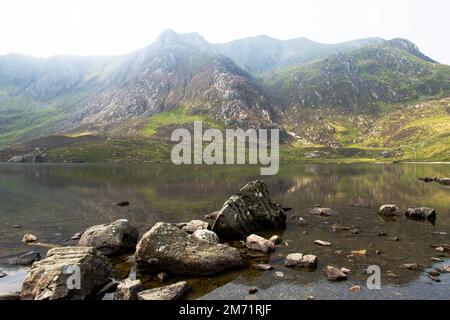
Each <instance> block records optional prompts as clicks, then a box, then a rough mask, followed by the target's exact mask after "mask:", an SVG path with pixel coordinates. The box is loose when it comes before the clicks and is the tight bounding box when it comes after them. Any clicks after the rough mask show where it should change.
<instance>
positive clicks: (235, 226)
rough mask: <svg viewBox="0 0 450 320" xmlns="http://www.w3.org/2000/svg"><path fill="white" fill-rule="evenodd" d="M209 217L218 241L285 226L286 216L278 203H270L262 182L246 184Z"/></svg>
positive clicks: (265, 187) (270, 200) (271, 201)
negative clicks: (218, 238)
mask: <svg viewBox="0 0 450 320" xmlns="http://www.w3.org/2000/svg"><path fill="white" fill-rule="evenodd" d="M211 218H212V219H213V222H212V228H211V230H212V231H214V232H216V233H217V235H218V236H219V237H220V238H221V239H222V238H243V237H245V236H247V235H249V234H252V233H253V232H256V231H261V230H267V229H282V228H285V227H286V213H285V212H284V210H283V208H282V206H281V205H280V204H278V203H276V202H274V201H273V200H272V198H271V197H270V194H269V191H268V190H267V186H266V184H265V183H264V182H262V181H254V182H250V183H249V184H247V185H246V186H245V187H243V188H242V189H241V190H240V192H239V193H238V194H236V195H233V196H231V197H230V198H229V199H228V200H227V201H226V202H225V203H224V205H223V207H222V209H221V210H220V211H217V212H215V213H214V214H212V215H211Z"/></svg>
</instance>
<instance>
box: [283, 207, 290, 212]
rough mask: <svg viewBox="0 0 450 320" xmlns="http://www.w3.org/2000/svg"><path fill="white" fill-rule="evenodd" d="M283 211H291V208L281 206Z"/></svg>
mask: <svg viewBox="0 0 450 320" xmlns="http://www.w3.org/2000/svg"><path fill="white" fill-rule="evenodd" d="M283 211H284V212H289V211H292V208H286V207H283Z"/></svg>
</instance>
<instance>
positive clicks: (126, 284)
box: [114, 279, 144, 300]
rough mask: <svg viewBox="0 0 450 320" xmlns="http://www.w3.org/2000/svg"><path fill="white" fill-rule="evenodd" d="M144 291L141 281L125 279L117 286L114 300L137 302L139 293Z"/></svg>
mask: <svg viewBox="0 0 450 320" xmlns="http://www.w3.org/2000/svg"><path fill="white" fill-rule="evenodd" d="M142 290H144V289H143V287H142V284H141V281H140V280H131V279H125V280H123V281H120V282H119V284H118V285H117V290H116V292H115V293H114V300H137V299H138V293H139V292H141V291H142Z"/></svg>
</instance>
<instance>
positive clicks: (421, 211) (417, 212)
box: [405, 207, 436, 220]
mask: <svg viewBox="0 0 450 320" xmlns="http://www.w3.org/2000/svg"><path fill="white" fill-rule="evenodd" d="M405 215H406V217H408V218H410V219H418V220H436V210H434V209H432V208H427V207H421V208H409V209H408V210H406V212H405Z"/></svg>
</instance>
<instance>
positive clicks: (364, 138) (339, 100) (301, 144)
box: [0, 30, 450, 161]
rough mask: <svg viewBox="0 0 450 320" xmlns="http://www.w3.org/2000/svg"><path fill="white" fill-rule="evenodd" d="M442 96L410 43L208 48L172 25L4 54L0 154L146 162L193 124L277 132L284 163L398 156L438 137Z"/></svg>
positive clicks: (445, 77) (435, 68)
mask: <svg viewBox="0 0 450 320" xmlns="http://www.w3.org/2000/svg"><path fill="white" fill-rule="evenodd" d="M448 96H450V67H449V66H446V65H442V64H439V63H437V62H435V61H433V60H432V59H431V58H429V57H427V56H425V55H424V54H423V53H421V52H420V50H419V49H418V48H417V47H416V46H415V45H414V44H413V43H411V42H410V41H408V40H405V39H393V40H389V41H385V40H383V39H380V38H369V39H362V40H357V41H351V42H346V43H341V44H336V45H327V44H320V43H316V42H313V41H311V40H308V39H305V38H299V39H294V40H288V41H281V40H277V39H273V38H270V37H267V36H260V37H254V38H247V39H242V40H237V41H234V42H231V43H227V44H210V43H208V42H207V41H206V40H204V39H203V38H202V37H201V36H200V35H198V34H195V33H191V34H178V33H175V32H173V31H171V30H167V31H165V32H163V33H162V34H161V35H160V37H159V38H158V39H157V40H156V41H155V42H154V43H153V44H151V45H150V46H149V47H147V48H143V49H141V50H137V51H135V52H132V53H129V54H125V55H122V56H111V57H77V56H57V57H51V58H48V59H38V58H32V57H27V56H23V55H18V54H10V55H6V56H0V148H2V147H5V146H8V145H10V146H11V147H9V148H6V149H4V150H3V151H1V152H0V159H1V160H5V159H6V158H7V157H9V156H11V155H14V154H15V153H25V152H30V150H31V151H33V150H34V149H35V148H36V147H37V148H38V149H39V150H43V149H45V150H46V152H47V154H52V155H53V156H52V158H51V159H52V160H55V161H59V160H67V159H68V161H72V160H74V159H75V160H76V159H77V158H80V157H79V155H80V152H81V153H82V154H83V157H82V158H83V159H84V160H86V161H89V160H92V159H94V160H95V161H102V160H111V159H118V158H120V159H124V158H126V160H137V161H145V160H149V158H148V157H151V156H150V155H149V153H148V152H141V151H140V150H141V147H144V146H145V148H147V149H148V150H152V151H156V152H158V153H161V154H167V146H166V144H165V143H166V142H164V140H167V137H168V136H170V132H171V130H173V129H174V128H175V127H177V126H182V125H183V126H186V125H188V123H191V122H192V121H193V120H203V121H204V122H205V123H206V125H207V126H210V127H217V128H219V129H223V128H225V127H244V128H248V127H256V128H259V127H279V128H282V129H284V130H286V132H289V134H290V139H284V141H285V142H288V143H289V145H287V146H286V148H287V153H286V155H288V157H287V158H290V157H291V156H292V155H293V154H298V155H300V156H299V157H306V156H307V155H311V152H313V153H314V152H315V151H318V150H315V149H317V148H326V149H327V151H324V153H321V151H320V150H319V153H318V154H319V156H320V155H321V156H322V157H323V156H325V157H328V156H330V157H332V156H333V155H334V156H335V157H336V158H339V157H341V158H345V157H349V156H354V155H355V154H356V155H358V154H361V152H362V154H364V155H365V156H367V157H372V158H379V157H386V156H388V157H392V158H402V157H403V158H405V157H410V156H412V154H411V153H410V152H409V151H408V150H413V149H411V147H409V146H410V145H411V144H416V143H417V142H418V141H419V142H420V141H427V143H431V144H433V143H434V142H436V143H437V141H438V140H439V139H438V137H441V134H444V133H445V130H446V128H448V127H446V125H445V122H446V121H448V118H447V114H448V104H449V101H448V99H445V98H446V97H448ZM416 106H420V107H419V109H414V108H416ZM408 110H416V111H414V112H409V111H408ZM417 110H420V112H418V111H417ZM414 114H420V116H421V117H422V118H421V119H420V121H419V119H417V118H416V117H412V115H414ZM399 119H403V120H399ZM429 127H433V130H431V129H429ZM384 128H391V129H392V130H383V129H384ZM427 128H428V129H427ZM435 128H439V129H436V130H435ZM394 132H396V134H394ZM46 137H49V138H46ZM408 137H409V138H408ZM36 138H40V139H39V140H35V139H36ZM441 138H442V137H441ZM417 139H419V140H417ZM34 141H37V142H34ZM46 141H47V143H46ZM126 141H132V142H130V143H129V144H127V143H125V142H126ZM433 141H434V142H433ZM444 141H446V140H445V139H444ZM18 142H21V143H22V144H19V145H17V143H18ZM122 142H123V143H122ZM424 143H425V142H424ZM425 144H426V143H425ZM131 145H132V146H133V148H131V149H130V148H129V146H131ZM422 145H424V144H422ZM422 145H419V146H418V147H416V149H417V150H419V149H423V148H425V147H421V146H422ZM439 145H440V146H441V147H443V148H444V151H443V152H437V153H436V152H434V153H433V157H432V158H433V159H442V158H446V151H445V150H449V149H450V144H444V145H442V143H439ZM404 146H408V147H404ZM299 148H300V149H301V148H303V149H302V150H304V151H305V152H303V151H302V152H297V151H295V150H299ZM329 148H331V149H329ZM342 148H344V149H345V148H347V149H349V150H350V149H351V150H353V151H355V150H356V151H355V152H353V151H351V152H347V151H345V152H344V151H342V152H340V151H339V150H341V149H342ZM399 148H400V149H399ZM427 148H428V149H427V150H431V149H430V148H431V147H430V144H429V145H428V147H427ZM392 149H395V150H392ZM113 150H114V151H113ZM123 150H127V152H129V153H130V154H131V155H130V156H125V153H124V152H122V151H123ZM293 150H294V151H293ZM358 150H360V151H358ZM361 150H363V151H361ZM417 150H416V151H415V155H414V156H415V157H417V153H418V152H417ZM419 153H420V152H419ZM90 154H94V155H95V156H90ZM316 155H317V154H316ZM314 157H315V156H313V158H314ZM420 157H421V158H427V157H426V156H425V155H420ZM156 158H158V159H159V160H160V157H159V156H158V157H156ZM294 158H295V157H294ZM428 158H429V157H428ZM6 160H7V159H6ZM150 160H151V159H150Z"/></svg>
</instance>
